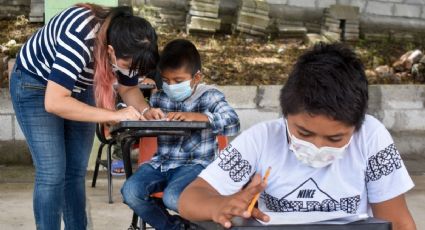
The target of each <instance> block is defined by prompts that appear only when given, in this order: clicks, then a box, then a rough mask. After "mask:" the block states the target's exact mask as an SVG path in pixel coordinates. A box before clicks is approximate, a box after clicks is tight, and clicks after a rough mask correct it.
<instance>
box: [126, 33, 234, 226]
mask: <svg viewBox="0 0 425 230" xmlns="http://www.w3.org/2000/svg"><path fill="white" fill-rule="evenodd" d="M159 70H160V73H161V77H162V80H163V85H162V89H163V90H161V91H159V92H157V93H155V94H154V95H152V97H151V99H150V103H151V107H152V108H151V109H149V110H148V111H146V113H144V114H143V116H144V117H145V118H146V119H166V120H177V121H205V122H209V124H210V128H209V129H204V130H198V131H193V132H192V133H191V135H190V136H171V135H163V136H159V137H158V152H157V153H156V155H155V156H154V157H153V158H152V160H151V161H150V162H148V163H145V164H143V165H141V166H140V168H139V169H138V170H137V172H136V173H135V174H134V175H133V176H132V177H130V178H129V179H128V180H127V181H126V182H125V184H124V186H123V188H122V190H121V193H122V195H123V198H124V202H125V203H126V204H127V205H129V206H130V208H132V209H133V210H134V211H135V212H136V213H137V215H138V216H139V217H141V218H142V219H143V220H145V221H146V222H147V223H148V224H150V225H151V226H152V227H154V228H155V229H167V230H169V229H180V228H181V225H182V223H183V222H182V219H181V218H180V217H179V216H172V215H170V214H169V213H168V212H167V210H166V208H168V209H171V210H174V211H177V204H178V199H179V196H180V193H181V192H182V191H183V189H184V188H185V187H186V186H187V185H188V184H189V183H190V182H192V181H193V180H194V179H195V178H196V177H197V176H198V174H199V173H200V172H201V171H202V170H203V169H204V168H205V167H206V166H207V165H208V164H210V163H211V162H212V161H213V160H214V158H215V156H216V155H217V154H216V153H217V149H218V144H217V135H226V136H232V135H235V134H237V133H238V131H239V128H240V125H239V118H238V115H237V114H236V112H235V111H234V110H233V108H232V107H230V105H229V104H228V103H227V101H226V99H225V97H224V94H223V93H222V92H220V91H219V90H217V89H216V88H214V87H211V86H207V85H204V84H200V82H201V79H202V75H201V72H200V70H201V58H200V55H199V53H198V51H197V49H196V47H195V46H194V45H193V44H192V43H191V42H190V41H188V40H183V39H177V40H174V41H171V42H170V43H168V44H167V45H166V46H165V48H164V51H163V53H162V55H161V59H160V63H159ZM160 191H163V192H164V194H163V202H164V204H165V206H166V208H165V207H162V206H159V205H158V204H157V203H155V202H154V201H153V200H152V199H151V198H150V194H152V193H155V192H160Z"/></svg>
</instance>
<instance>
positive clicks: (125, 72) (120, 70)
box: [112, 56, 137, 78]
mask: <svg viewBox="0 0 425 230" xmlns="http://www.w3.org/2000/svg"><path fill="white" fill-rule="evenodd" d="M114 57H115V56H114ZM114 59H115V64H114V63H112V70H113V71H114V73H116V74H117V75H124V76H126V77H128V78H132V77H134V76H136V75H137V72H136V71H132V72H130V70H129V69H124V68H121V67H119V66H118V65H117V58H116V57H115V58H114Z"/></svg>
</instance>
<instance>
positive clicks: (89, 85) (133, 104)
mask: <svg viewBox="0 0 425 230" xmlns="http://www.w3.org/2000/svg"><path fill="white" fill-rule="evenodd" d="M157 60H158V47H157V36H156V33H155V30H154V29H153V28H152V26H151V25H150V24H149V22H147V21H146V20H144V19H142V18H139V17H135V16H133V15H132V14H131V12H129V11H128V10H127V8H122V7H117V8H104V7H101V6H98V5H92V4H79V5H76V6H74V7H71V8H69V9H66V10H64V11H63V12H61V13H60V14H58V15H56V16H55V17H53V18H52V19H51V20H50V21H49V22H48V23H47V24H46V25H45V26H44V27H43V28H41V29H40V30H39V31H38V32H37V33H35V34H34V35H33V36H32V37H31V38H30V39H29V40H28V42H27V43H26V44H25V45H24V46H23V47H22V49H21V51H20V53H19V55H18V57H17V61H16V65H15V67H14V70H13V73H12V77H11V89H10V93H11V96H12V102H13V106H14V109H15V112H16V116H17V120H18V122H19V125H20V126H21V129H22V131H23V133H24V135H25V137H26V140H27V142H28V145H29V148H30V151H31V155H32V158H33V162H34V165H35V169H36V175H35V186H34V201H33V205H34V215H35V221H36V225H37V229H60V223H61V219H60V218H61V216H62V215H63V219H64V223H65V229H85V228H86V226H87V217H86V213H85V200H86V199H85V183H84V182H85V174H86V168H87V162H88V159H89V153H90V150H91V148H92V141H93V135H94V129H95V123H96V122H107V123H115V122H119V121H121V120H138V119H141V118H143V115H142V114H143V113H144V112H146V111H148V109H149V107H148V105H147V104H146V102H145V100H144V98H143V95H142V94H141V92H140V90H139V89H138V88H137V83H138V76H139V75H145V74H146V73H147V72H148V71H150V70H152V69H154V68H155V66H156V62H157ZM116 81H118V85H119V86H118V89H117V91H118V93H119V95H120V96H121V98H122V99H123V101H124V102H125V103H126V104H127V105H129V106H128V107H127V108H125V109H122V110H119V111H115V110H114V101H115V96H116V95H115V93H114V90H113V84H114V83H115V82H116ZM95 102H96V104H97V107H95Z"/></svg>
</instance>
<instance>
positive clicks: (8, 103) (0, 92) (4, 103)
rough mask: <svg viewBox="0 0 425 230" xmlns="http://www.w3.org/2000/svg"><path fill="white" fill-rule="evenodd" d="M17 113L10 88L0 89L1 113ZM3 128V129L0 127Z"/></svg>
mask: <svg viewBox="0 0 425 230" xmlns="http://www.w3.org/2000/svg"><path fill="white" fill-rule="evenodd" d="M13 113H15V112H14V111H13V105H12V100H11V99H10V93H9V90H8V89H5V88H2V89H0V114H1V115H5V114H7V115H9V114H13ZM0 130H1V129H0Z"/></svg>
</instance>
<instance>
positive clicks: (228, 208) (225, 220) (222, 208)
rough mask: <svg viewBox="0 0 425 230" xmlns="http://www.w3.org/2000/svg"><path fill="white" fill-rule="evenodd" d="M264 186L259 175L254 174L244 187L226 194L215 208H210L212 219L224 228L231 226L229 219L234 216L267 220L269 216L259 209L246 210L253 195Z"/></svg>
mask: <svg viewBox="0 0 425 230" xmlns="http://www.w3.org/2000/svg"><path fill="white" fill-rule="evenodd" d="M265 188H266V184H265V183H264V182H262V181H261V176H260V175H259V174H256V175H255V176H254V177H253V178H252V181H251V182H250V183H249V185H248V186H247V187H246V188H245V189H243V190H241V191H239V192H238V193H235V194H233V195H231V196H227V197H226V198H225V199H222V200H221V201H220V202H219V204H218V205H217V206H216V207H215V209H214V210H212V220H213V221H214V222H216V223H219V224H221V225H222V226H223V227H225V228H230V227H231V226H232V222H231V219H232V218H233V217H235V216H240V217H243V218H250V217H251V216H252V217H253V218H256V219H259V220H261V221H264V222H268V221H269V220H270V217H269V216H267V215H266V214H264V213H263V212H261V211H260V210H259V209H257V208H254V209H253V210H252V213H249V212H248V206H249V204H250V203H251V201H252V199H253V198H254V196H255V195H257V194H258V193H260V192H262V191H263V190H264V189H265Z"/></svg>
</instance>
